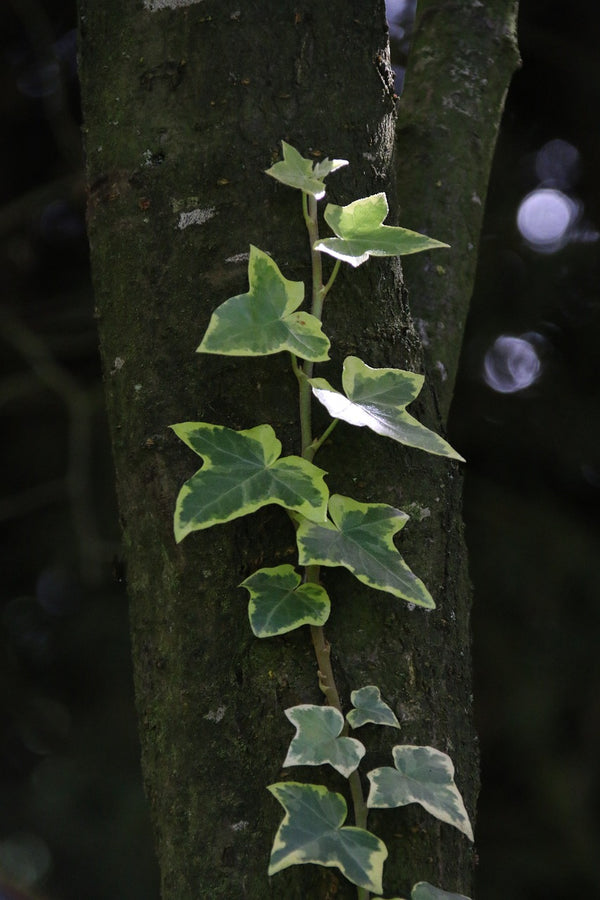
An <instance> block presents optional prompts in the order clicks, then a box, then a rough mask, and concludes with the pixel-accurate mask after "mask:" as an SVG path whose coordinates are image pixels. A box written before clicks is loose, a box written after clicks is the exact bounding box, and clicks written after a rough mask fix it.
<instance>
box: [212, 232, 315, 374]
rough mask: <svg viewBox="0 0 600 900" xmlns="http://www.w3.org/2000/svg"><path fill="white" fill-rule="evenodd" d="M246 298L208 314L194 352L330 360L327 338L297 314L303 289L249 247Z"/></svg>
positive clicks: (232, 300) (305, 315)
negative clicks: (285, 352) (284, 354)
mask: <svg viewBox="0 0 600 900" xmlns="http://www.w3.org/2000/svg"><path fill="white" fill-rule="evenodd" d="M248 281H249V284H250V290H249V291H248V293H247V294H237V295H236V296H235V297H230V298H229V300H226V301H225V302H224V303H222V304H221V305H220V306H219V307H218V308H217V309H216V310H215V311H214V313H213V314H212V316H211V319H210V322H209V323H208V328H207V329H206V333H205V335H204V337H203V339H202V343H201V344H200V346H199V347H198V350H197V352H198V353H219V354H221V355H223V356H268V355H269V354H271V353H279V352H280V351H282V350H289V351H290V353H294V354H295V355H296V356H299V357H301V358H302V359H308V360H310V361H311V362H322V361H323V360H326V359H329V356H328V353H327V351H328V350H329V339H328V338H327V336H326V335H325V334H324V333H323V331H322V330H321V323H320V322H319V320H318V319H317V318H316V317H315V316H312V315H310V313H305V312H296V310H297V309H298V307H299V306H300V304H301V303H302V301H303V300H304V284H303V282H301V281H289V280H288V279H287V278H284V277H283V275H282V274H281V272H280V270H279V268H278V266H277V264H276V263H275V262H273V260H272V259H271V257H270V256H268V255H267V254H266V253H263V251H262V250H259V249H258V247H253V246H251V247H250V259H249V261H248Z"/></svg>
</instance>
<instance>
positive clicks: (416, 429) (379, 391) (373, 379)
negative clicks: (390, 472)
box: [310, 356, 464, 462]
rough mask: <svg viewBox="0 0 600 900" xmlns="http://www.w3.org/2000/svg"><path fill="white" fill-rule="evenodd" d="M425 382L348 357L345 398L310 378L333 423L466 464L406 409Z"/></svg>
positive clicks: (343, 378)
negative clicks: (349, 426) (345, 425)
mask: <svg viewBox="0 0 600 900" xmlns="http://www.w3.org/2000/svg"><path fill="white" fill-rule="evenodd" d="M423 382H424V378H423V376H422V375H417V374H416V373H415V372H405V371H404V370H403V369H372V368H371V367H370V366H367V365H366V363H364V362H363V361H362V360H361V359H358V357H356V356H347V357H346V359H345V360H344V366H343V370H342V385H343V387H344V391H345V393H346V396H344V394H341V393H340V392H339V391H336V390H335V388H332V387H331V385H330V384H329V382H328V381H326V380H325V379H324V378H311V379H310V384H311V387H312V392H313V394H314V395H315V397H316V398H317V400H319V402H320V403H322V404H323V406H324V407H325V408H326V409H327V411H328V412H329V414H330V415H331V416H333V418H334V419H343V421H344V422H348V423H349V424H350V425H358V426H360V427H362V426H365V425H366V426H367V428H370V429H371V431H375V432H376V433H377V434H382V435H384V436H385V437H389V438H392V440H394V441H398V443H400V444H406V445H408V446H409V447H417V448H418V449H420V450H426V451H427V452H428V453H435V454H437V455H438V456H447V457H450V458H451V459H459V460H461V462H464V459H463V457H462V456H460V454H458V453H457V452H456V450H454V449H453V448H452V447H451V446H450V444H448V443H447V442H446V441H445V440H444V439H443V438H441V437H440V436H439V435H438V434H436V433H435V432H434V431H430V430H429V428H425V426H424V425H421V423H420V422H418V421H417V420H416V419H414V418H413V417H412V416H411V415H410V414H409V413H407V412H406V406H407V405H408V404H409V403H411V402H412V401H413V400H414V399H415V398H416V397H417V396H418V394H419V393H420V391H421V388H422V387H423Z"/></svg>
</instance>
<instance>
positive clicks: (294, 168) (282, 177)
mask: <svg viewBox="0 0 600 900" xmlns="http://www.w3.org/2000/svg"><path fill="white" fill-rule="evenodd" d="M281 146H282V149H283V159H282V160H281V161H280V162H276V163H275V165H273V166H271V168H270V169H267V170H266V174H267V175H270V176H271V177H272V178H275V179H276V180H277V181H280V182H281V183H282V184H287V186H288V187H293V188H299V189H300V190H301V191H304V193H305V194H312V196H313V197H314V198H315V200H320V199H321V198H322V197H324V196H325V184H324V182H323V179H324V178H326V177H327V176H328V175H329V174H330V173H331V172H335V170H336V169H341V167H342V166H347V165H348V160H347V159H327V158H325V159H324V160H322V161H321V162H319V163H315V164H313V163H312V161H311V160H310V159H305V158H304V157H303V156H301V155H300V154H299V153H298V151H297V150H295V149H294V147H292V146H291V145H290V144H286V142H285V141H282V142H281Z"/></svg>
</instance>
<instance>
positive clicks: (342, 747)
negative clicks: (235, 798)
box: [172, 142, 473, 900]
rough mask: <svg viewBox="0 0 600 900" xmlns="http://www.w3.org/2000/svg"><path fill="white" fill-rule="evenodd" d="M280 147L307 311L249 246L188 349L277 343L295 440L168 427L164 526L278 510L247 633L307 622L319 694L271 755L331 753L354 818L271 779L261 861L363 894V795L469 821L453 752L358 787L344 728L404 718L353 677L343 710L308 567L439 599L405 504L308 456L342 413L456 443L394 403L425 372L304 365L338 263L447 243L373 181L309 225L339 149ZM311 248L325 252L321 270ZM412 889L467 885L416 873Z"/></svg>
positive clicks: (362, 897)
mask: <svg viewBox="0 0 600 900" xmlns="http://www.w3.org/2000/svg"><path fill="white" fill-rule="evenodd" d="M282 149H283V158H282V159H281V160H280V161H279V162H276V163H275V164H274V165H273V166H271V168H269V169H268V170H267V173H266V174H267V175H269V176H271V177H273V178H275V179H276V180H277V181H279V182H281V183H282V184H284V185H287V186H289V187H291V188H295V189H297V190H299V191H300V192H301V195H302V212H303V217H304V221H305V224H306V228H307V231H308V237H309V241H310V248H311V262H312V298H311V309H310V312H308V311H306V310H301V309H300V308H301V307H302V304H303V303H304V301H305V286H304V284H303V282H300V281H291V280H288V279H287V278H285V276H284V275H283V274H282V273H281V271H280V269H279V268H278V266H277V264H276V263H275V262H274V261H273V260H272V259H271V257H270V256H268V255H267V254H266V253H264V252H263V251H262V250H259V249H258V248H257V247H254V246H251V247H250V254H249V261H248V283H249V288H248V291H247V292H246V293H245V294H239V295H237V296H235V297H230V298H229V299H228V300H225V302H224V303H222V304H221V305H220V306H219V307H218V308H217V309H216V310H215V311H214V313H213V314H212V317H211V319H210V322H209V325H208V328H207V330H206V333H205V334H204V337H203V338H202V341H201V343H200V346H199V347H198V352H200V353H214V354H222V355H230V356H265V355H270V354H274V353H281V352H284V351H286V352H288V353H289V354H290V358H291V366H292V369H293V372H294V373H295V376H296V378H297V381H298V392H299V423H300V432H301V440H302V447H301V453H300V455H299V456H293V455H292V456H288V455H286V456H282V455H281V454H282V445H281V443H280V441H279V440H278V439H277V436H276V434H275V432H274V430H273V428H272V427H271V425H269V424H261V425H257V426H256V427H254V428H250V429H247V430H243V431H234V430H232V429H230V428H226V427H224V426H222V425H215V424H212V423H208V422H183V423H180V424H177V425H173V426H172V428H173V430H174V432H175V434H176V435H177V436H178V437H179V438H180V439H181V440H182V441H183V442H184V443H185V444H187V446H188V447H189V448H190V449H191V450H193V451H194V453H196V454H197V455H198V456H200V457H201V459H202V461H203V465H202V467H201V468H200V469H199V470H198V471H197V472H196V473H195V474H194V475H192V477H191V478H190V479H189V480H188V481H186V482H185V484H184V485H183V486H182V488H181V490H180V492H179V496H178V498H177V502H176V508H175V523H174V528H175V537H176V540H177V541H181V540H182V539H183V538H184V537H186V536H187V535H188V534H189V533H190V532H193V531H199V530H202V529H205V528H210V527H212V526H213V525H217V524H222V523H225V522H230V521H232V520H233V519H236V518H238V517H240V516H245V515H248V514H250V513H253V512H255V511H256V510H258V509H260V508H261V507H263V506H266V505H268V504H271V503H275V504H277V505H279V506H282V507H284V509H286V510H287V512H288V513H289V515H290V517H291V519H292V521H293V523H294V525H295V527H296V542H297V548H298V564H299V565H300V566H302V567H303V573H302V574H299V573H298V572H297V571H296V569H295V568H294V567H293V566H291V565H279V566H275V567H271V568H261V569H259V570H258V571H256V572H254V573H253V574H252V575H250V576H249V577H248V578H246V579H245V580H244V581H243V582H242V585H241V586H242V587H244V588H245V589H246V590H247V591H248V594H249V603H248V616H249V620H250V626H251V628H252V631H253V633H254V634H255V635H256V636H257V637H258V638H267V637H277V636H278V635H281V634H285V633H286V632H289V631H291V630H293V629H295V628H300V627H302V626H305V625H307V626H309V628H310V632H311V637H312V643H313V647H314V651H315V655H316V660H317V670H318V679H319V686H320V688H321V690H322V692H323V694H324V695H325V701H326V703H325V705H323V706H319V705H315V704H301V705H298V706H294V707H291V708H290V709H287V710H285V715H286V716H287V718H288V719H289V721H290V722H291V724H292V725H293V726H294V728H295V730H296V733H295V735H294V737H293V738H292V740H291V743H290V745H289V748H288V751H287V755H286V757H285V759H284V762H283V766H284V767H294V766H322V765H330V766H332V767H333V768H334V769H336V771H338V772H339V773H341V774H342V775H343V776H344V777H345V778H347V779H348V782H349V787H350V795H351V797H352V805H353V818H354V824H351V825H347V824H345V823H346V819H347V814H348V809H347V804H346V800H345V798H344V797H343V796H342V795H341V794H339V793H336V792H333V791H330V790H328V789H327V788H326V787H324V786H322V785H319V784H305V783H301V782H297V781H282V782H278V783H276V784H272V785H270V786H269V787H268V790H269V791H270V792H271V794H272V795H273V796H274V797H275V799H276V800H277V801H278V802H279V803H280V804H281V806H282V807H283V809H284V811H285V815H284V818H283V821H282V822H281V825H280V826H279V829H278V831H277V833H276V835H275V838H274V841H273V847H272V850H271V858H270V861H269V868H268V872H269V875H276V873H277V872H280V871H281V870H282V869H286V868H288V867H289V866H292V865H300V864H306V863H314V864H318V865H322V866H335V867H337V868H338V869H339V870H340V871H341V872H342V873H343V875H344V876H345V877H346V878H347V879H348V880H349V881H351V882H352V883H353V884H355V885H356V887H357V896H358V898H359V900H368V898H369V896H370V894H371V893H375V894H378V895H380V894H381V893H382V891H383V886H382V881H383V867H384V863H385V860H386V858H387V855H388V851H387V848H386V846H385V843H384V842H383V841H382V840H381V839H380V838H378V837H377V836H376V835H374V834H372V833H371V832H370V831H369V830H368V829H367V816H368V811H369V809H374V808H379V809H381V808H385V809H390V808H395V807H400V806H405V805H407V804H409V803H419V804H420V805H421V806H422V807H423V808H424V809H426V810H427V812H429V813H430V814H431V815H432V816H435V817H436V818H437V819H439V820H441V821H442V822H446V823H448V824H450V825H452V826H454V827H455V828H457V829H458V830H459V831H461V832H462V833H463V834H464V835H466V837H467V838H469V839H470V840H473V833H472V829H471V824H470V822H469V817H468V815H467V812H466V810H465V806H464V803H463V800H462V797H461V795H460V793H459V791H458V788H457V787H456V784H455V782H454V767H453V765H452V761H451V760H450V758H449V757H448V756H447V755H446V754H445V753H442V752H440V751H439V750H436V749H434V748H432V747H426V746H424V747H421V746H411V745H402V744H398V745H395V746H394V747H393V748H392V759H393V766H384V767H380V768H376V769H373V770H372V771H370V772H368V773H367V778H368V780H369V784H370V789H369V793H368V796H367V797H366V798H365V796H364V794H363V790H362V785H361V780H360V777H359V774H358V768H359V765H360V763H361V760H362V759H363V757H364V756H365V753H366V749H365V746H364V744H363V743H362V742H361V741H360V740H358V739H357V738H356V737H354V736H351V732H352V734H354V732H356V731H357V730H358V729H359V728H361V727H362V726H363V725H365V724H366V723H371V724H376V725H381V726H383V727H387V728H392V729H396V730H398V729H399V728H400V725H399V722H398V720H397V718H396V716H395V714H394V712H393V710H392V709H391V708H390V706H389V705H388V704H387V703H386V702H385V701H384V700H383V699H382V697H381V694H380V691H379V688H378V687H376V686H375V685H365V686H363V687H361V688H358V689H357V690H355V691H353V692H352V694H351V697H350V702H351V705H352V708H351V709H350V711H349V712H348V713H347V715H346V716H344V713H343V709H342V704H341V701H340V697H339V693H338V689H337V686H336V682H335V677H334V673H333V670H332V666H331V660H330V645H329V643H328V641H327V640H326V638H325V634H324V631H323V626H324V625H325V623H326V621H327V619H328V616H329V612H330V608H331V603H330V599H329V597H328V595H327V592H326V591H325V589H324V587H323V586H322V584H321V583H320V574H319V573H320V567H321V566H333V567H335V566H343V567H344V568H346V569H348V570H349V571H350V572H351V573H352V574H353V575H354V576H355V578H357V579H358V580H359V581H361V582H362V583H364V584H366V585H368V586H370V587H372V588H375V589H376V590H380V591H386V592H388V593H390V594H392V595H394V596H395V597H398V598H400V599H402V600H405V601H407V602H409V603H412V604H415V605H417V606H422V607H425V608H428V609H433V608H434V607H435V603H434V601H433V599H432V597H431V595H430V593H429V591H428V590H427V588H426V587H425V585H424V584H423V582H422V581H421V580H420V579H419V578H418V577H417V576H416V575H415V574H414V573H413V572H412V571H411V570H410V568H409V567H408V565H407V564H406V563H405V561H404V560H403V558H402V556H401V554H400V553H399V551H398V550H397V548H396V546H395V544H394V535H395V534H396V533H397V532H398V531H400V529H401V528H403V527H404V525H405V523H406V521H407V519H408V516H407V515H406V514H405V513H404V512H402V511H401V510H398V509H395V508H394V507H392V506H388V505H387V504H385V503H363V502H360V501H358V500H355V499H353V498H351V497H344V496H342V495H339V494H334V495H331V496H330V495H329V492H328V489H327V485H326V484H325V480H324V476H325V472H323V470H322V469H319V468H318V467H317V466H315V465H314V462H313V459H314V457H315V455H316V453H317V452H318V450H319V448H320V447H321V446H322V444H323V443H324V441H325V440H326V439H327V437H328V436H329V434H330V433H331V431H332V430H333V429H334V428H335V426H336V425H337V423H338V422H339V421H340V420H343V421H344V422H347V423H349V424H351V425H355V426H358V427H366V428H369V429H370V430H371V431H373V432H375V433H376V434H379V435H383V436H385V437H388V438H391V439H392V440H394V441H397V442H399V443H401V444H405V445H407V446H410V447H416V448H419V449H421V450H424V451H426V452H428V453H434V454H437V455H439V456H445V457H448V458H450V459H457V460H462V457H461V456H460V455H459V454H458V453H457V452H456V451H455V450H454V449H453V448H452V447H451V446H450V445H449V444H448V443H447V442H446V441H445V440H444V439H443V438H441V437H440V436H439V435H437V434H436V433H435V432H433V431H430V430H429V429H428V428H426V427H425V426H423V425H422V424H421V423H420V422H418V421H417V420H416V419H415V418H413V417H412V416H411V415H410V414H409V413H408V412H407V411H406V407H407V406H408V405H409V404H410V403H411V402H412V401H413V400H414V399H415V398H416V397H417V396H418V394H419V392H420V390H421V388H422V386H423V377H422V376H421V375H418V374H415V373H413V372H405V371H403V370H401V369H392V368H371V367H370V366H368V365H367V364H366V363H365V362H363V361H362V360H361V359H358V358H357V357H354V356H349V357H347V359H346V360H345V361H344V364H343V370H342V377H341V384H342V391H338V390H337V389H335V388H334V387H332V386H331V385H330V384H329V382H328V381H326V380H325V379H324V378H315V377H313V368H314V364H315V363H319V362H324V361H325V360H327V359H329V348H330V341H329V338H328V337H327V335H326V334H325V333H324V332H323V330H322V324H321V315H322V309H323V303H324V301H325V298H326V297H327V295H328V294H329V292H330V290H331V288H332V286H333V284H334V282H335V279H336V276H337V274H338V271H339V269H340V266H341V264H342V263H343V262H344V263H348V264H349V265H351V266H353V267H356V266H359V265H362V264H363V263H364V262H366V261H367V260H368V259H369V257H371V256H404V255H406V254H408V253H418V252H420V251H423V250H432V249H436V248H440V247H447V244H443V243H441V242H439V241H436V240H433V239H432V238H429V237H426V236H425V235H422V234H417V233H416V232H413V231H409V230H407V229H405V228H398V227H392V226H389V225H384V224H383V223H384V220H385V218H386V217H387V214H388V204H387V199H386V196H385V194H383V193H379V194H375V195H373V196H370V197H363V198H361V199H359V200H355V201H354V202H353V203H350V204H349V205H347V206H336V205H333V204H327V206H326V208H325V211H324V216H323V217H324V220H325V222H326V223H327V225H328V226H329V228H330V229H331V231H332V232H333V236H331V237H327V238H324V239H321V238H320V237H319V219H318V213H317V203H318V201H319V200H321V199H322V198H323V197H324V196H325V179H326V178H327V177H328V176H329V175H331V174H332V173H333V172H335V171H336V170H338V169H340V168H341V167H342V166H345V165H347V161H346V160H343V159H333V160H330V159H324V160H322V161H319V162H313V161H312V160H309V159H305V158H304V157H302V156H301V155H300V153H298V151H297V150H295V149H294V148H293V147H292V146H290V145H289V144H287V143H285V142H282ZM323 254H326V255H328V256H330V257H332V258H333V260H334V264H333V267H332V271H331V274H330V276H329V278H328V280H327V281H326V282H324V280H323V268H322V255H323ZM313 398H314V399H316V400H317V401H318V402H319V403H321V404H322V405H323V406H324V407H325V409H326V410H327V411H328V412H329V414H330V416H331V417H332V421H331V423H330V425H329V426H328V427H327V429H326V430H325V432H324V433H323V434H322V435H320V436H319V437H314V435H313V431H312V416H311V413H312V400H313ZM377 900H383V898H381V897H378V898H377ZM395 900H399V898H395ZM411 900H468V898H464V897H463V896H462V895H461V894H452V893H448V892H447V891H444V890H442V889H440V888H437V887H434V886H433V885H430V884H427V883H426V882H419V883H418V884H416V885H415V886H414V887H413V889H412V892H411Z"/></svg>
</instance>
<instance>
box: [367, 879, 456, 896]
mask: <svg viewBox="0 0 600 900" xmlns="http://www.w3.org/2000/svg"><path fill="white" fill-rule="evenodd" d="M373 900H383V897H374V898H373ZM392 900H402V898H401V897H394V898H392ZM410 900H469V897H465V895H464V894H449V893H448V891H442V890H441V889H440V888H436V887H434V886H433V885H432V884H427V882H426V881H419V883H418V884H415V885H414V887H413V889H412V891H411V892H410Z"/></svg>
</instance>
